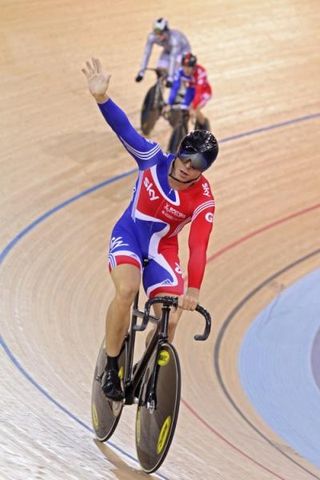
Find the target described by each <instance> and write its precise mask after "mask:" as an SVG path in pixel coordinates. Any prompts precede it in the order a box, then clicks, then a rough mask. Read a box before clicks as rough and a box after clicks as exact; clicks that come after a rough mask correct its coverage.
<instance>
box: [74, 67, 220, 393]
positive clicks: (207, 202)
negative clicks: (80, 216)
mask: <svg viewBox="0 0 320 480" xmlns="http://www.w3.org/2000/svg"><path fill="white" fill-rule="evenodd" d="M82 71H83V73H84V74H85V76H86V78H87V81H88V87H89V91H90V93H91V94H92V96H93V97H94V98H95V100H96V102H97V103H98V107H99V109H100V111H101V113H102V115H103V117H104V119H105V121H106V122H107V123H108V125H109V126H110V127H111V128H112V130H113V131H114V133H115V134H116V135H117V137H118V138H119V140H120V142H121V143H122V145H123V146H124V148H125V149H126V150H127V152H128V153H129V154H130V155H132V156H133V158H134V159H135V161H136V162H137V164H138V167H139V173H138V177H137V180H136V185H135V188H134V192H133V195H132V198H131V201H130V204H129V206H128V208H127V209H126V210H125V211H124V213H123V214H122V216H121V217H120V219H119V220H118V221H117V222H116V224H115V226H114V228H113V231H112V234H111V241H110V245H109V269H110V272H111V279H112V281H113V283H114V287H115V293H114V297H113V299H112V300H111V302H110V304H109V308H108V311H107V316H106V336H105V351H106V354H107V365H106V370H105V373H104V375H103V377H102V385H101V386H102V390H103V391H104V393H105V395H106V396H107V397H108V398H111V399H113V400H121V399H123V391H122V388H121V384H120V379H119V377H118V356H119V354H120V351H121V346H122V344H123V341H124V338H125V336H126V334H127V332H128V329H129V325H130V308H131V305H132V303H133V301H134V298H135V296H136V293H137V292H138V291H139V288H140V282H141V280H142V282H143V286H144V290H145V292H146V294H147V296H148V297H149V298H152V297H155V296H157V295H158V296H159V295H169V296H179V297H180V302H179V307H178V308H177V310H176V311H175V312H171V314H170V321H169V340H170V341H172V339H173V336H174V332H175V328H176V326H177V323H178V320H179V318H180V316H181V314H182V311H183V310H194V309H195V308H196V306H197V304H198V302H199V294H200V287H201V284H202V280H203V276H204V272H205V266H206V251H207V246H208V241H209V237H210V233H211V230H212V226H213V215H214V210H215V204H214V198H213V195H212V192H211V188H210V185H209V182H208V180H207V179H206V178H205V177H204V175H203V173H204V171H205V170H207V169H208V168H209V167H210V166H211V165H212V163H213V162H214V161H215V159H216V157H217V155H218V150H219V147H218V143H217V140H216V139H215V137H214V136H213V134H212V133H210V132H208V131H205V130H194V131H193V132H190V133H189V134H188V135H186V136H185V137H184V138H183V140H182V142H181V144H180V147H179V151H178V153H177V155H173V154H170V153H169V154H168V153H164V152H163V151H162V150H161V148H160V145H159V144H158V143H156V142H153V141H151V140H147V139H145V138H144V137H143V136H141V135H140V134H139V133H138V132H137V131H136V130H135V129H134V128H133V126H132V125H131V123H130V122H129V120H128V118H127V116H126V114H125V113H124V112H123V110H121V109H120V108H119V107H118V106H117V105H116V104H115V103H114V102H113V101H112V100H111V98H110V97H109V95H108V87H109V81H110V75H108V74H106V73H104V72H103V70H102V66H101V63H100V61H99V60H98V59H94V58H93V59H92V61H91V62H86V68H83V69H82ZM187 223H190V233H189V261H188V284H187V288H186V289H185V288H184V278H183V274H182V270H181V266H180V260H179V252H178V248H179V245H178V234H179V232H180V231H181V230H182V228H183V227H184V226H185V225H186V224H187ZM155 311H156V315H157V316H158V317H160V315H161V307H159V305H156V306H155Z"/></svg>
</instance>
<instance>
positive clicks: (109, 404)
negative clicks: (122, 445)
mask: <svg viewBox="0 0 320 480" xmlns="http://www.w3.org/2000/svg"><path fill="white" fill-rule="evenodd" d="M126 347H127V342H125V344H124V347H123V349H122V351H121V354H120V356H119V360H118V363H119V377H120V379H121V380H123V379H124V374H125V371H124V369H125V364H126V351H127V348H126ZM106 364H107V356H106V354H105V350H104V342H102V345H101V347H100V350H99V355H98V359H97V363H96V367H95V371H94V377H93V383H92V395H91V417H92V425H93V428H94V431H95V433H96V437H97V439H98V440H100V442H105V441H106V440H107V439H108V438H110V437H111V435H112V434H113V432H114V431H115V429H116V427H117V425H118V422H119V420H120V416H121V413H122V408H123V402H114V401H112V400H109V399H108V398H107V397H106V396H105V394H104V393H103V390H102V388H101V378H102V375H103V372H104V369H105V366H106Z"/></svg>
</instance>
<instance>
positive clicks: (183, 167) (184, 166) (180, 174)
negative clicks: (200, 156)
mask: <svg viewBox="0 0 320 480" xmlns="http://www.w3.org/2000/svg"><path fill="white" fill-rule="evenodd" d="M172 173H173V174H174V176H175V178H177V179H178V180H180V181H182V182H188V181H192V180H196V179H197V178H198V177H199V175H201V171H200V170H198V169H197V168H194V167H193V166H192V164H191V160H181V158H179V157H176V159H175V162H174V166H173V172H172Z"/></svg>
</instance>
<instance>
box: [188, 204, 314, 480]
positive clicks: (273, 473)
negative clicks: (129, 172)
mask: <svg viewBox="0 0 320 480" xmlns="http://www.w3.org/2000/svg"><path fill="white" fill-rule="evenodd" d="M317 208H320V203H317V204H316V205H313V206H311V207H307V208H304V209H303V210H299V211H298V212H295V213H291V214H290V215H287V216H286V217H284V218H281V219H279V220H276V221H274V222H272V223H269V224H268V225H265V226H264V227H261V228H258V229H257V230H254V231H253V232H250V233H248V234H247V235H245V236H244V237H241V238H239V239H238V240H235V241H234V242H232V243H229V245H226V246H225V247H223V248H221V249H220V250H218V252H216V253H214V254H213V255H211V256H210V257H209V258H208V260H207V263H209V262H212V261H213V260H215V259H216V258H218V257H220V255H222V254H223V253H225V252H227V251H229V250H232V248H234V247H236V246H238V245H240V244H241V243H244V242H246V241H247V240H249V239H250V238H252V237H255V236H256V235H259V234H260V233H263V232H265V231H266V230H270V229H271V228H273V227H276V226H278V225H281V224H282V223H285V222H287V221H289V220H291V219H292V218H296V217H299V216H300V215H304V214H306V213H309V212H311V211H313V210H316V209H317ZM186 278H187V277H186ZM181 402H182V403H183V405H184V406H185V407H186V408H187V409H188V410H189V411H190V412H191V413H192V415H194V416H195V417H196V418H197V419H198V420H199V421H200V422H201V423H202V424H203V425H204V426H205V427H206V428H207V429H208V430H209V431H210V432H212V433H214V434H215V435H216V436H217V437H219V438H220V439H221V440H222V441H224V442H225V443H226V444H227V445H229V446H230V447H231V448H233V449H234V450H236V451H237V452H238V453H240V454H241V455H242V456H243V457H245V458H247V459H248V460H251V462H253V463H254V464H256V465H258V466H259V467H261V468H262V469H263V470H265V471H267V472H269V473H271V474H272V475H273V476H274V477H276V478H279V479H280V480H286V479H285V478H283V477H280V475H278V474H277V473H275V472H273V471H272V470H269V468H267V467H266V466H264V465H263V464H261V463H259V462H258V461H256V460H255V459H254V458H252V457H250V455H248V454H247V453H245V452H244V451H243V450H241V449H240V448H238V447H237V446H236V445H234V444H233V443H231V442H230V441H229V440H227V439H226V438H225V437H224V436H223V435H221V433H219V432H218V431H217V430H215V429H214V428H213V427H211V425H209V423H207V422H206V421H205V420H204V419H203V418H202V417H201V416H200V415H199V414H198V413H197V412H196V411H195V410H194V409H193V408H192V407H191V406H190V405H189V404H188V403H187V402H186V401H185V400H183V399H181Z"/></svg>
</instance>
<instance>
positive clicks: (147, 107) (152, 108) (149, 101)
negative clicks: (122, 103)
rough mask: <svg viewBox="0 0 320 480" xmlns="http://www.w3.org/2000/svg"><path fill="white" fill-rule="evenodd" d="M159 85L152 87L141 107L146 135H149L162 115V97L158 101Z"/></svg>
mask: <svg viewBox="0 0 320 480" xmlns="http://www.w3.org/2000/svg"><path fill="white" fill-rule="evenodd" d="M157 96H159V93H158V95H157V85H154V86H153V87H151V88H150V89H149V90H148V92H147V94H146V96H145V98H144V101H143V104H142V109H141V118H140V122H141V130H142V133H143V134H144V135H148V134H149V133H150V132H151V130H152V129H153V127H154V126H155V124H156V121H157V120H158V118H159V117H160V115H161V105H160V99H158V101H157Z"/></svg>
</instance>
